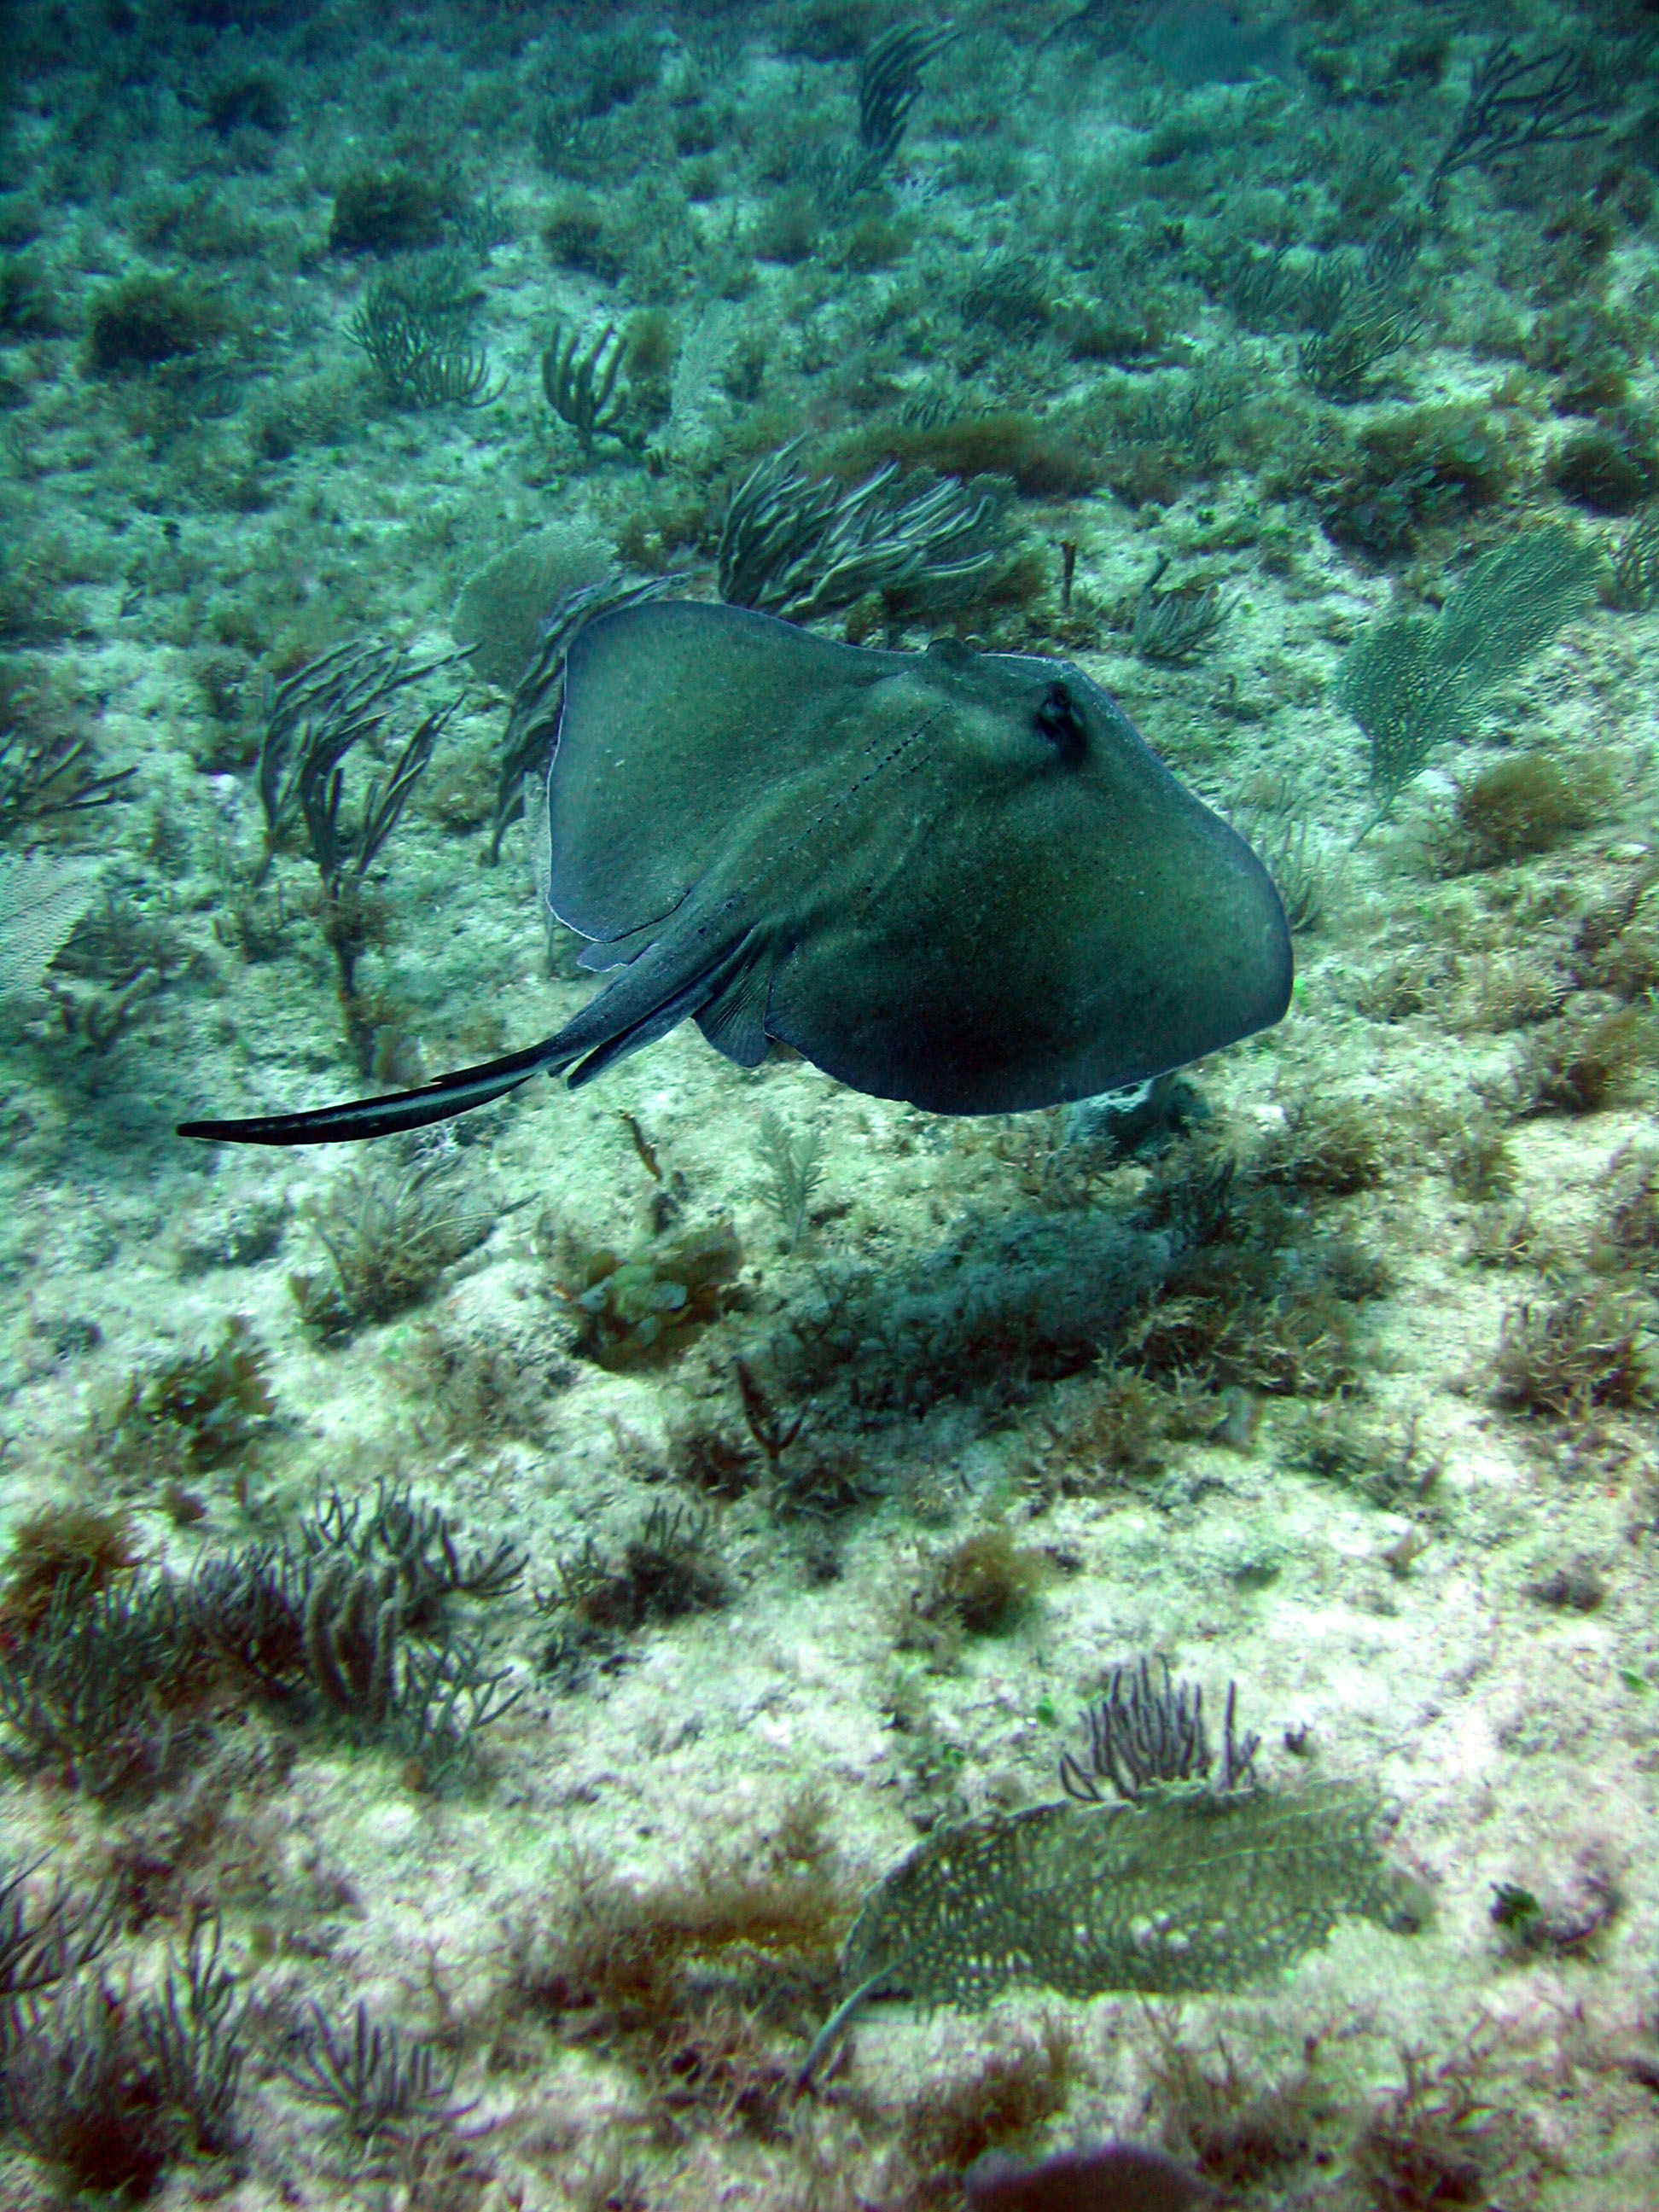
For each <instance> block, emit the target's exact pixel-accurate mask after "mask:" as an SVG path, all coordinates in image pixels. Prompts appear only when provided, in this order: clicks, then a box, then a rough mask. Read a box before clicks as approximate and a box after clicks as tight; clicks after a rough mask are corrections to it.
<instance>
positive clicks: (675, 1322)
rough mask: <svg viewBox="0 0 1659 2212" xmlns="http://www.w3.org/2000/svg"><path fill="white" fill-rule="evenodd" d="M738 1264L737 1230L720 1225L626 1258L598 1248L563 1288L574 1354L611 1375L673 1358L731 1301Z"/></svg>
mask: <svg viewBox="0 0 1659 2212" xmlns="http://www.w3.org/2000/svg"><path fill="white" fill-rule="evenodd" d="M742 1266H743V1247H742V1245H741V1244H739V1243H738V1236H737V1231H735V1230H734V1229H732V1227H731V1226H730V1225H728V1224H726V1223H724V1222H722V1223H720V1225H718V1226H716V1227H715V1228H713V1229H707V1230H700V1231H690V1232H689V1233H688V1234H687V1235H685V1236H684V1237H673V1238H671V1239H668V1240H666V1241H663V1242H659V1243H655V1244H650V1245H646V1246H644V1247H642V1248H641V1249H639V1250H638V1251H635V1252H632V1253H630V1254H629V1255H628V1256H627V1257H626V1258H625V1259H624V1258H623V1257H622V1256H621V1255H619V1254H617V1253H616V1252H613V1251H611V1250H609V1249H605V1248H603V1247H602V1248H601V1249H599V1250H598V1251H594V1252H590V1253H589V1254H587V1255H586V1258H585V1259H583V1260H581V1261H580V1262H579V1263H578V1267H577V1270H576V1273H577V1280H576V1281H575V1282H574V1284H572V1283H567V1284H563V1285H561V1295H562V1297H563V1298H564V1300H565V1302H566V1304H568V1306H569V1307H570V1309H571V1311H572V1313H573V1315H574V1316H575V1319H576V1322H577V1328H578V1334H577V1339H576V1349H577V1351H578V1352H581V1353H582V1354H583V1356H584V1357H585V1358H588V1359H592V1360H593V1361H594V1362H596V1363H597V1364H598V1365H599V1366H601V1367H605V1368H609V1369H610V1370H611V1372H612V1373H613V1374H614V1373H625V1372H626V1371H627V1370H629V1369H631V1368H637V1367H654V1366H657V1365H659V1364H661V1363H662V1362H663V1361H665V1360H668V1359H671V1358H673V1357H674V1356H675V1354H676V1353H677V1352H683V1351H684V1349H685V1347H686V1346H687V1345H688V1344H690V1341H691V1340H692V1338H693V1337H694V1336H696V1334H697V1333H698V1332H699V1330H701V1329H703V1328H707V1327H708V1324H709V1323H710V1322H714V1321H718V1320H719V1319H720V1316H721V1315H722V1314H724V1313H726V1311H727V1310H729V1309H730V1308H731V1307H732V1305H734V1304H736V1303H737V1301H738V1291H737V1288H736V1285H737V1278H738V1272H739V1270H740V1269H741V1268H742Z"/></svg>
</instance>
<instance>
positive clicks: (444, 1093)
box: [179, 1033, 571, 1145]
mask: <svg viewBox="0 0 1659 2212" xmlns="http://www.w3.org/2000/svg"><path fill="white" fill-rule="evenodd" d="M561 1044H562V1033H561V1036H557V1037H544V1038H543V1039H542V1041H541V1042H540V1043H539V1044H532V1045H526V1047H525V1048H524V1050H523V1051H522V1052H510V1053H508V1054H507V1057H506V1059H505V1060H485V1061H484V1062H483V1065H482V1066H478V1067H458V1068H457V1069H456V1070H455V1072H454V1073H453V1075H441V1076H440V1077H439V1078H438V1080H437V1081H436V1082H435V1083H423V1084H422V1085H421V1087H420V1089H419V1090H418V1091H394V1092H393V1093H392V1095H391V1096H390V1097H386V1098H351V1099H348V1100H346V1101H345V1103H343V1104H342V1105H339V1106H319V1107H316V1108H314V1109H313V1110H312V1111H311V1112H309V1113H303V1114H259V1115H254V1116H253V1117H252V1119H251V1120H249V1121H181V1122H180V1123H179V1135H180V1136H181V1137H204V1138H205V1139H207V1140H208V1142H209V1143H210V1144H229V1145H332V1144H337V1143H340V1142H342V1141H343V1140H347V1139H362V1138H366V1137H390V1136H395V1135H396V1133H398V1130H400V1129H424V1128H425V1127H427V1125H428V1123H429V1122H432V1121H447V1120H448V1119H449V1118H450V1116H451V1115H453V1114H465V1112H466V1111H467V1110H468V1109H469V1108H471V1107H473V1106H487V1105H489V1102H490V1100H491V1099H492V1098H503V1097H506V1095H507V1092H508V1091H516V1090H517V1089H518V1087H519V1085H520V1084H521V1083H528V1082H529V1080H530V1079H531V1077H532V1075H536V1074H538V1073H540V1072H541V1071H542V1069H544V1068H545V1069H546V1070H547V1072H548V1073H550V1074H557V1073H558V1072H559V1070H560V1069H561V1068H562V1067H565V1066H568V1065H569V1061H570V1058H571V1055H570V1054H569V1052H568V1050H561V1049H560V1047H561Z"/></svg>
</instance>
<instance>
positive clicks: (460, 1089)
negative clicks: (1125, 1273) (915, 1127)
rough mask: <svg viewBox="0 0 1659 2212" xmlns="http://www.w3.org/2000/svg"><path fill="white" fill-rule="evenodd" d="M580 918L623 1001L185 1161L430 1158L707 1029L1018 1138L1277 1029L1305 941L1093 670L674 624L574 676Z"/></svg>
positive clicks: (735, 622) (562, 875) (572, 888)
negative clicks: (559, 1092) (322, 1149)
mask: <svg viewBox="0 0 1659 2212" xmlns="http://www.w3.org/2000/svg"><path fill="white" fill-rule="evenodd" d="M547 795H548V809H547V820H548V833H547V834H548V838H549V844H548V846H547V847H546V848H544V853H543V864H544V874H545V876H546V880H547V883H548V896H549V903H550V906H551V908H552V911H553V913H554V914H555V915H556V916H557V918H558V919H559V920H560V921H562V922H564V923H566V924H568V926H569V927H571V928H572V929H574V930H575V931H577V932H578V933H580V935H582V936H583V937H586V938H588V939H591V940H592V941H591V943H590V944H589V945H588V947H587V950H586V952H584V954H583V955H582V964H583V965H584V966H586V967H588V968H594V969H611V968H619V969H621V971H622V972H621V974H620V975H617V977H616V978H615V979H614V981H611V983H610V984H609V985H608V986H607V987H605V989H604V990H602V991H600V992H599V994H597V995H596V996H595V997H594V998H593V999H592V1000H590V1002H589V1003H588V1005H587V1006H585V1007H584V1008H583V1010H582V1011H581V1012H580V1013H579V1014H577V1015H576V1016H575V1017H574V1019H573V1020H571V1021H568V1022H567V1023H566V1024H565V1025H564V1027H563V1028H562V1030H558V1031H557V1032H556V1034H555V1035H554V1036H550V1037H544V1039H543V1040H542V1042H540V1043H539V1044H532V1045H528V1046H526V1048H524V1049H523V1050H522V1051H520V1052H515V1053H511V1054H508V1055H507V1058H506V1059H504V1060H491V1061H489V1062H488V1063H487V1064H486V1065H485V1066H482V1067H470V1068H464V1069H462V1070H460V1071H459V1073H455V1074H453V1075H445V1076H441V1077H440V1078H439V1079H438V1080H437V1081H436V1082H435V1083H428V1084H427V1085H423V1086H422V1088H421V1089H420V1090H418V1091H404V1092H401V1093H399V1094H398V1095H397V1096H395V1097H384V1098H370V1099H362V1100H358V1101H356V1102H353V1103H348V1104H343V1105H338V1106H325V1107H321V1108H319V1109H315V1110H314V1111H312V1112H309V1113H301V1114H280V1115H264V1116H261V1117H259V1118H258V1119H256V1120H252V1121H187V1122H185V1124H184V1127H183V1129H182V1132H181V1133H182V1134H184V1135H185V1136H191V1137H208V1138H230V1139H240V1141H242V1142H244V1143H248V1144H258V1145H294V1144H318V1143H322V1142H325V1141H326V1140H327V1139H331V1138H340V1137H381V1136H386V1135H387V1134H389V1133H391V1132H392V1131H394V1130H398V1129H415V1128H419V1127H421V1126H422V1124H423V1123H425V1122H428V1121H442V1120H444V1119H445V1118H446V1117H447V1116H448V1115H452V1114H459V1113H462V1112H464V1111H465V1109H467V1108H468V1107H470V1106H482V1105H483V1104H484V1103H486V1102H487V1101H488V1100H489V1099H492V1098H499V1097H501V1095H502V1093H503V1092H505V1091H511V1090H512V1089H513V1088H514V1086H515V1085H518V1084H520V1083H523V1082H526V1080H527V1079H529V1078H530V1077H531V1076H532V1075H534V1074H537V1073H538V1072H540V1071H542V1070H545V1071H546V1072H547V1073H549V1074H550V1075H557V1074H562V1073H566V1072H567V1071H568V1075H569V1080H570V1082H571V1083H572V1084H578V1083H586V1081H588V1080H589V1079H590V1078H592V1077H593V1076H595V1075H597V1074H598V1073H599V1071H600V1070H601V1069H602V1068H605V1067H608V1066H610V1065H611V1061H612V1060H617V1059H619V1058H620V1057H621V1056H622V1054H623V1053H626V1052H632V1051H634V1050H635V1049H636V1048H638V1047H639V1046H641V1045H644V1044H649V1043H651V1042H653V1041H654V1040H655V1039H656V1038H658V1037H660V1036H665V1035H666V1034H667V1032H668V1031H669V1030H671V1029H672V1028H674V1026H675V1025H676V1024H677V1023H679V1022H682V1021H684V1020H685V1019H686V1018H688V1017H690V1018H691V1019H692V1020H694V1021H695V1022H696V1024H697V1026H698V1028H699V1029H701V1030H702V1033H703V1035H704V1036H706V1037H707V1038H708V1042H710V1043H711V1044H712V1045H714V1047H716V1048H717V1049H718V1050H719V1051H720V1052H723V1053H724V1054H726V1057H727V1058H728V1059H730V1060H736V1061H737V1062H738V1065H739V1066H743V1067H753V1066H756V1064H757V1062H758V1061H759V1060H761V1059H762V1058H763V1056H764V1054H765V1052H766V1048H767V1045H768V1042H769V1040H772V1039H776V1040H777V1041H778V1042H781V1043H783V1044H787V1045H793V1047H794V1048H795V1049H796V1051H798V1052H799V1053H801V1054H804V1055H805V1057H806V1058H807V1059H808V1060H811V1061H813V1062H815V1063H816V1065H817V1066H819V1067H821V1068H823V1070H824V1071H825V1072H826V1073H828V1074H830V1075H833V1076H835V1077H836V1078H837V1079H839V1080H840V1081H841V1082H842V1083H847V1084H850V1085H852V1086H853V1088H854V1090H857V1091H869V1092H871V1093H872V1094H873V1095H874V1096H875V1097H883V1098H906V1099H908V1100H909V1101H910V1102H911V1103H913V1104H915V1105H917V1106H922V1107H926V1108H927V1109H929V1110H930V1111H932V1112H933V1113H939V1114H1005V1113H1011V1112H1015V1111H1018V1109H1022V1108H1025V1107H1033V1106H1048V1105H1053V1104H1055V1103H1058V1102H1059V1101H1060V1100H1063V1099H1072V1098H1082V1097H1090V1096H1091V1095H1092V1094H1094V1093H1095V1092H1097V1091H1108V1090H1112V1089H1115V1088H1116V1087H1118V1086H1121V1085H1127V1084H1132V1083H1135V1082H1139V1080H1141V1079H1143V1078H1146V1077H1149V1076H1153V1075H1158V1074H1161V1073H1163V1072H1164V1070H1165V1069H1168V1068H1171V1067H1177V1066H1181V1065H1182V1063H1183V1062H1184V1061H1187V1060H1195V1059H1197V1058H1198V1057H1199V1055H1200V1054H1203V1053H1206V1052H1212V1051H1214V1050H1215V1049H1216V1048H1218V1047H1219V1046H1221V1045H1225V1044H1230V1043H1231V1042H1233V1041H1234V1040H1235V1039H1236V1038H1238V1037H1242V1036H1249V1034H1250V1032H1251V1031H1252V1030H1260V1029H1263V1028H1265V1027H1267V1024H1269V1023H1272V1022H1276V1021H1277V1020H1278V1019H1279V1016H1280V1015H1281V1014H1282V1013H1283V1012H1284V1011H1285V1005H1286V1003H1287V1001H1288V999H1289V996H1290V988H1291V939H1290V933H1289V931H1288V929H1287V928H1286V927H1285V915H1284V912H1283V910H1282V908H1280V906H1279V899H1278V896H1277V895H1276V893H1275V892H1274V890H1273V884H1272V882H1271V881H1270V880H1269V878H1268V876H1267V871H1266V869H1265V868H1263V866H1261V862H1260V861H1259V860H1257V859H1256V857H1255V854H1253V853H1252V852H1251V851H1250V849H1249V846H1248V845H1246V844H1245V843H1244V842H1243V839H1242V838H1240V837H1238V836H1237V835H1235V833H1234V832H1233V831H1232V830H1231V829H1229V828H1228V826H1227V824H1226V823H1225V822H1223V821H1221V820H1220V819H1219V818H1218V817H1217V816H1216V815H1214V814H1212V813H1211V812H1210V811H1209V810H1208V808H1207V807H1205V806H1203V805H1200V802H1199V801H1198V799H1195V798H1194V796H1193V794H1192V793H1190V792H1189V791H1188V790H1187V789H1185V787H1183V786H1182V785H1181V784H1180V783H1178V782H1177V781H1176V779H1175V777H1174V776H1172V775H1170V772H1169V770H1168V769H1166V768H1164V766H1163V765H1162V763H1160V762H1159V761H1158V760H1157V759H1156V758H1155V757H1153V755H1152V753H1151V752H1149V751H1148V750H1147V748H1146V745H1145V744H1143V743H1142V742H1141V740H1140V738H1139V737H1138V736H1137V735H1136V733H1135V732H1134V730H1133V728H1132V727H1131V726H1130V724H1129V722H1128V720H1127V718H1126V717H1125V716H1124V714H1122V713H1121V710H1120V709H1119V708H1117V707H1116V706H1115V704H1114V702H1112V701H1111V700H1110V699H1109V698H1108V697H1107V696H1106V694H1105V693H1104V692H1103V691H1102V690H1099V689H1098V687H1097V685H1095V684H1091V682H1090V681H1089V679H1088V678H1087V677H1086V676H1085V675H1083V674H1082V673H1081V671H1079V670H1078V669H1076V668H1074V667H1073V666H1072V665H1071V664H1070V663H1069V662H1067V661H1063V660H1047V659H1038V658H1037V657H1036V656H1035V655H1031V654H1026V653H1006V654H1004V653H973V652H970V651H969V649H968V648H967V647H964V646H961V645H958V644H956V643H954V642H949V643H945V644H939V645H935V646H933V647H931V648H930V649H929V650H928V651H927V653H873V652H866V651H864V650H862V649H860V648H859V647H853V646H846V645H831V644H829V643H827V642H826V641H824V640H823V639H821V638H817V637H813V636H811V635H809V634H808V633H807V632H806V631H805V630H802V629H795V628H794V627H793V625H791V624H790V623H782V622H775V621H773V620H772V619H770V618H769V617H767V616H764V615H756V614H748V613H744V612H742V611H739V610H738V609H736V608H732V607H725V606H703V605H692V604H690V603H689V602H687V603H680V602H673V601H664V600H659V601H656V602H655V603H654V604H648V605H640V606H632V607H626V608H623V609H621V610H619V611H617V612H615V613H612V614H608V615H604V616H600V617H598V618H596V619H595V620H594V621H593V622H592V623H590V624H589V625H588V626H587V628H586V629H584V630H582V631H581V633H580V635H579V636H578V637H577V639H576V641H575V642H574V645H573V646H572V647H571V649H570V655H569V660H568V671H567V678H566V686H565V698H564V710H563V714H562V719H561V720H560V724H559V733H558V741H557V744H556V748H555V750H554V754H553V761H552V765H551V767H550V769H549V771H548V794H547Z"/></svg>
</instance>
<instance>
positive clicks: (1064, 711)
mask: <svg viewBox="0 0 1659 2212" xmlns="http://www.w3.org/2000/svg"><path fill="white" fill-rule="evenodd" d="M1036 727H1037V734H1038V736H1039V737H1042V738H1047V739H1048V743H1049V744H1051V745H1052V746H1053V747H1054V750H1055V751H1056V752H1057V753H1058V754H1059V756H1060V759H1061V760H1062V761H1064V762H1065V763H1066V766H1067V767H1068V768H1074V767H1075V766H1076V765H1077V763H1078V762H1079V761H1080V760H1081V759H1082V757H1083V755H1084V750H1085V746H1086V745H1087V744H1088V732H1087V731H1086V730H1085V728H1084V726H1083V717H1082V715H1081V714H1079V712H1078V710H1077V702H1076V701H1075V700H1074V699H1073V696H1072V695H1071V693H1070V692H1069V691H1068V690H1066V686H1065V685H1064V684H1050V685H1049V686H1048V690H1046V691H1045V692H1044V693H1043V695H1042V703H1041V705H1040V706H1039V707H1038V708H1037V710H1036Z"/></svg>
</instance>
